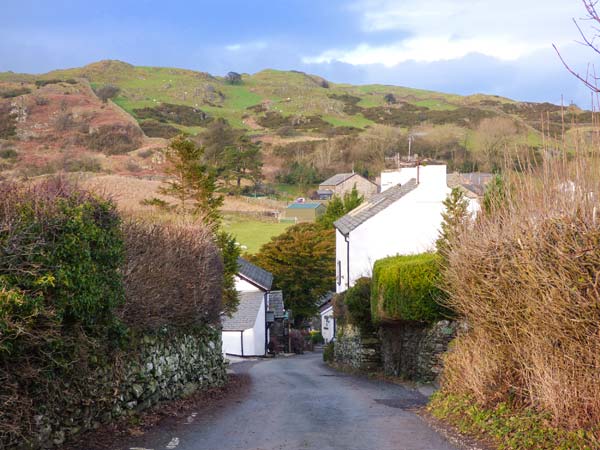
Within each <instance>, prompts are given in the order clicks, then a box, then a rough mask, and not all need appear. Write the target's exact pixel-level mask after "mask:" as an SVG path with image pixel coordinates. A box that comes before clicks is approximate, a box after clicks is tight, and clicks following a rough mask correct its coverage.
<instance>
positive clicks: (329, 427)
mask: <svg viewBox="0 0 600 450" xmlns="http://www.w3.org/2000/svg"><path fill="white" fill-rule="evenodd" d="M232 368H233V370H234V371H235V372H237V373H248V374H249V375H250V377H251V380H252V385H251V387H250V392H249V393H248V395H247V396H246V397H244V398H243V399H242V400H241V401H237V402H233V404H228V405H227V406H225V407H221V408H218V409H217V410H215V411H211V412H209V413H207V414H205V415H204V416H201V415H200V414H198V415H197V416H191V417H190V418H188V420H186V421H182V423H180V424H172V425H170V426H169V427H159V428H157V429H154V430H152V431H151V432H149V433H147V434H146V435H144V436H142V437H139V438H137V439H134V440H132V441H131V442H127V443H123V444H124V445H123V447H122V448H123V449H127V450H129V449H152V450H159V449H177V450H207V449H210V450H221V449H223V450H224V449H244V450H299V449H315V450H330V449H343V450H352V449H356V450H359V449H360V450H388V449H389V450H392V449H394V450H450V449H455V447H454V446H452V445H451V444H450V443H448V442H447V441H446V440H445V439H444V438H443V437H442V436H441V435H439V434H437V433H436V432H435V431H433V430H432V429H431V428H429V427H428V426H427V424H426V423H425V422H424V421H423V420H422V419H420V418H419V417H418V416H417V415H415V414H414V413H413V412H411V411H410V409H411V408H413V407H415V406H420V405H423V404H424V403H425V401H426V399H425V397H423V396H422V395H421V394H419V393H417V392H414V391H412V390H408V389H406V388H403V387H401V386H398V385H394V384H390V383H385V382H381V381H373V380H368V379H364V378H360V377H355V376H351V375H346V374H343V373H339V372H336V371H334V370H332V369H330V368H328V367H327V366H325V364H324V363H323V362H322V361H321V354H315V353H309V354H306V355H302V356H295V357H290V358H284V357H281V358H277V359H273V360H264V361H257V362H242V363H236V364H233V365H232Z"/></svg>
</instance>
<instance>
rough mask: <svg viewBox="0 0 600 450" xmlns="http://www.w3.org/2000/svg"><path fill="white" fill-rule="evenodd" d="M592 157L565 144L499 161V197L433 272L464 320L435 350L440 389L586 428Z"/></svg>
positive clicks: (591, 351)
mask: <svg viewBox="0 0 600 450" xmlns="http://www.w3.org/2000/svg"><path fill="white" fill-rule="evenodd" d="M583 154H584V153H583V152H582V153H581V154H580V155H583ZM599 165H600V163H599V160H598V159H597V155H593V156H591V157H585V156H578V157H576V158H575V159H574V160H572V161H568V158H567V157H566V155H565V156H564V157H562V156H561V157H557V158H556V159H552V160H547V161H545V162H544V164H543V166H542V167H539V168H535V167H534V168H530V169H529V170H527V171H526V172H525V173H520V174H519V173H511V172H505V173H504V174H503V186H505V187H506V189H503V190H502V192H503V196H502V207H500V208H491V209H490V212H488V213H486V214H482V215H481V216H480V217H479V218H478V220H477V221H476V222H475V224H473V226H472V227H471V228H470V229H469V232H468V233H462V234H460V235H458V236H456V238H455V241H454V245H453V246H452V250H451V252H450V253H449V256H448V260H449V264H448V267H447V269H445V270H444V274H443V275H444V280H445V286H446V289H447V291H448V299H447V302H448V304H449V305H450V306H451V307H452V308H453V309H454V310H456V311H457V313H458V314H460V316H462V317H463V318H464V319H465V321H466V322H467V323H468V325H469V331H468V332H467V333H464V334H463V335H462V336H459V338H458V339H457V340H456V342H455V345H454V349H453V351H452V352H451V353H450V354H449V355H448V356H447V357H446V364H445V372H444V378H443V389H444V391H445V392H447V393H450V394H455V395H459V396H462V395H466V396H469V397H470V398H471V399H472V400H473V401H474V402H476V403H477V404H479V405H480V406H483V407H486V408H487V407H493V406H494V405H496V404H499V403H501V402H507V403H509V404H511V405H515V406H516V407H517V408H519V409H522V408H525V409H526V410H535V411H537V412H539V413H541V414H547V415H548V416H549V422H550V423H552V425H554V426H560V427H563V428H568V429H577V428H586V427H591V428H593V429H595V430H596V433H597V424H598V423H599V421H600V391H598V389H597V386H598V383H600V359H599V358H598V349H599V348H600V309H599V308H598V304H599V303H600V292H599V290H598V279H599V278H598V274H599V273H600V251H598V248H600V221H599V220H598V211H599V210H600V202H599V196H598V192H600V178H599V176H598V174H599V173H600V171H599ZM534 446H535V444H533V445H532V447H534Z"/></svg>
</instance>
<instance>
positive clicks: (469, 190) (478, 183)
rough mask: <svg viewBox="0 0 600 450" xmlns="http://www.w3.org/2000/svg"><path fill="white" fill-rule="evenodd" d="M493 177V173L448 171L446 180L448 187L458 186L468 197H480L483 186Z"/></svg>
mask: <svg viewBox="0 0 600 450" xmlns="http://www.w3.org/2000/svg"><path fill="white" fill-rule="evenodd" d="M492 177H493V174H490V173H482V172H473V173H457V172H454V173H449V174H448V175H447V178H446V182H447V184H448V187H449V188H455V187H460V188H462V189H463V191H464V192H465V194H467V196H468V197H475V198H476V197H482V196H483V194H484V192H485V186H486V184H487V183H488V182H489V181H490V179H491V178H492Z"/></svg>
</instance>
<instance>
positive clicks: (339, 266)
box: [330, 261, 342, 286]
mask: <svg viewBox="0 0 600 450" xmlns="http://www.w3.org/2000/svg"><path fill="white" fill-rule="evenodd" d="M330 267H331V266H330ZM337 284H338V286H339V285H340V284H342V262H341V261H338V262H337Z"/></svg>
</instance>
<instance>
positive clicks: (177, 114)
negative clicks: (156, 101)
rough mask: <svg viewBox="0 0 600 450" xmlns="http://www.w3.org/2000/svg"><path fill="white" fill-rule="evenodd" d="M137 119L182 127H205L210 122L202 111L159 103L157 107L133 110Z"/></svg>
mask: <svg viewBox="0 0 600 450" xmlns="http://www.w3.org/2000/svg"><path fill="white" fill-rule="evenodd" d="M133 112H134V113H135V115H136V117H137V118H138V119H153V120H156V121H158V122H172V123H176V124H178V125H184V126H189V127H193V126H206V125H207V124H208V123H209V122H211V121H212V117H210V116H209V115H208V114H207V113H205V112H204V111H202V110H200V109H198V108H193V107H191V106H187V105H175V104H171V103H161V104H160V105H158V106H155V107H154V108H152V107H146V108H138V109H134V110H133Z"/></svg>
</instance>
